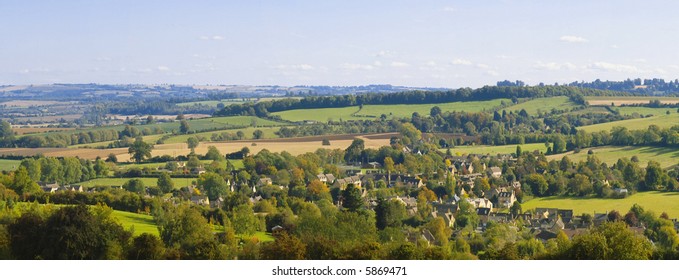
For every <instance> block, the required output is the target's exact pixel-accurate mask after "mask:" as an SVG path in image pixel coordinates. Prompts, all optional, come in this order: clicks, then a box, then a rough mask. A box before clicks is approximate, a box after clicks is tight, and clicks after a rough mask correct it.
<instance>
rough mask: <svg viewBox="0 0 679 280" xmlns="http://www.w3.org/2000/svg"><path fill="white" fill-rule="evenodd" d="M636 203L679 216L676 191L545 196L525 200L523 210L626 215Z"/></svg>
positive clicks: (657, 212) (678, 197)
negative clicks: (608, 196)
mask: <svg viewBox="0 0 679 280" xmlns="http://www.w3.org/2000/svg"><path fill="white" fill-rule="evenodd" d="M635 203H636V204H639V205H640V206H642V207H644V209H646V210H652V211H653V212H655V214H656V216H657V215H660V213H662V212H667V214H669V216H670V218H678V217H679V193H676V192H641V193H636V194H633V195H631V196H629V197H627V198H623V199H612V198H611V199H602V198H573V197H543V198H534V199H531V200H529V201H527V202H524V203H523V204H521V208H522V209H523V211H526V210H530V209H535V208H537V207H550V208H559V209H573V211H574V212H575V214H582V213H589V214H592V213H594V212H597V213H604V212H607V211H611V210H616V211H618V212H620V213H621V214H622V215H624V214H625V213H627V211H629V209H630V208H631V207H632V205H634V204H635Z"/></svg>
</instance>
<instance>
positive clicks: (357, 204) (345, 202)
mask: <svg viewBox="0 0 679 280" xmlns="http://www.w3.org/2000/svg"><path fill="white" fill-rule="evenodd" d="M363 205H364V202H363V198H362V197H361V190H360V189H359V188H356V187H355V186H354V184H348V185H347V187H346V188H345V189H344V190H343V191H342V207H343V208H344V209H347V210H349V211H351V212H356V211H358V210H359V209H361V208H363Z"/></svg>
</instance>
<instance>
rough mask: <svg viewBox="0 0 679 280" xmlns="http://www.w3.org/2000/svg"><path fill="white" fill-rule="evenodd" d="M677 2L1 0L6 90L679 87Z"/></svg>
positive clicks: (0, 55)
mask: <svg viewBox="0 0 679 280" xmlns="http://www.w3.org/2000/svg"><path fill="white" fill-rule="evenodd" d="M677 10H679V1H656V0H653V1H624V0H623V1H620V0H618V1H606V0H598V1H580V0H570V1H528V0H526V1H519V0H516V1H514V0H496V1H493V0H488V1H414V0H413V1H397V0H388V1H381V0H375V1H369V0H362V1H350V0H343V1H339V0H338V1H282V0H278V1H199V0H197V1H143V0H134V1H126V0H118V1H96V0H88V1H68V0H64V1H31V0H23V1H19V0H16V1H13V0H0V36H1V38H2V40H0V84H41V83H90V82H94V83H149V84H157V83H173V84H250V85H271V84H277V85H289V86H291V85H362V84H383V83H388V84H393V85H404V86H430V87H451V88H457V87H466V86H469V87H478V86H482V85H486V84H495V82H496V81H498V80H505V79H508V80H517V79H520V80H523V81H525V82H527V83H529V84H535V83H538V82H545V83H554V82H559V83H563V82H571V81H575V80H585V81H591V80H594V79H597V78H599V79H602V80H606V79H610V80H621V79H625V78H636V77H641V78H653V77H658V78H665V79H675V78H679V51H678V50H677V46H679V37H678V36H676V35H677V34H678V33H679V17H677V16H676V11H677Z"/></svg>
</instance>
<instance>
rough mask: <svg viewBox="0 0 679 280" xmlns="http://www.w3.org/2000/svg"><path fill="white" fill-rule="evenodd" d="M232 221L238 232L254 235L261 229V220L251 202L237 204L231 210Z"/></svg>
mask: <svg viewBox="0 0 679 280" xmlns="http://www.w3.org/2000/svg"><path fill="white" fill-rule="evenodd" d="M231 221H233V229H234V230H235V232H236V234H245V235H253V234H255V232H256V231H257V230H258V229H259V220H257V217H255V212H254V211H253V210H252V206H250V204H249V203H245V204H241V205H238V206H236V207H235V208H234V209H233V211H232V212H231Z"/></svg>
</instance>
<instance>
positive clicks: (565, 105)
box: [504, 96, 577, 116]
mask: <svg viewBox="0 0 679 280" xmlns="http://www.w3.org/2000/svg"><path fill="white" fill-rule="evenodd" d="M576 106H577V104H575V103H573V102H571V101H570V100H568V97H567V96H555V97H546V98H536V99H532V100H529V101H526V102H523V103H519V104H516V105H513V106H510V107H507V108H505V109H504V110H507V112H510V111H511V112H514V111H521V110H522V109H525V110H526V112H527V113H528V114H529V115H531V116H536V115H538V111H541V112H551V111H552V109H557V110H571V109H573V108H575V107H576Z"/></svg>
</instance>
